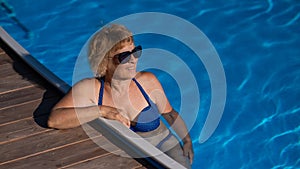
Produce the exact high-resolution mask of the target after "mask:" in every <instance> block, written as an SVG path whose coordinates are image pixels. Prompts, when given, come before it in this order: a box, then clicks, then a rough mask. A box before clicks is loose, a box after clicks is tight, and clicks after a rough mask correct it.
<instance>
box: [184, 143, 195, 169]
mask: <svg viewBox="0 0 300 169" xmlns="http://www.w3.org/2000/svg"><path fill="white" fill-rule="evenodd" d="M183 155H184V156H186V157H188V158H189V159H190V163H191V164H192V163H193V159H194V152H193V148H192V145H191V144H184V146H183Z"/></svg>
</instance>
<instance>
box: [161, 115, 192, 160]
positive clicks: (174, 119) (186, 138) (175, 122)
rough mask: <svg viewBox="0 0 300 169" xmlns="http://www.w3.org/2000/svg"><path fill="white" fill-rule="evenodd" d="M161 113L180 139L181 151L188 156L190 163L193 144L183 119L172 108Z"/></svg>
mask: <svg viewBox="0 0 300 169" xmlns="http://www.w3.org/2000/svg"><path fill="white" fill-rule="evenodd" d="M162 115H163V117H164V118H165V119H166V121H167V122H168V123H169V125H170V126H171V127H172V128H173V129H174V130H175V132H176V133H177V135H178V136H179V137H180V139H181V140H182V142H183V153H184V155H185V156H187V157H189V159H190V163H191V164H192V162H193V158H194V151H193V144H192V140H191V137H190V135H189V133H188V131H187V128H186V126H185V123H184V121H183V120H182V118H181V117H180V115H179V114H178V113H177V112H176V111H175V110H174V109H172V110H171V112H169V113H163V114H162Z"/></svg>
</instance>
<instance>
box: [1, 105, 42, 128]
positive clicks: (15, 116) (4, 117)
mask: <svg viewBox="0 0 300 169" xmlns="http://www.w3.org/2000/svg"><path fill="white" fill-rule="evenodd" d="M41 100H42V99H37V100H30V101H28V102H23V103H22V104H20V105H17V106H13V107H10V108H7V109H3V110H0V124H1V125H2V124H4V123H9V122H12V121H16V120H19V119H23V118H28V117H32V116H33V111H34V110H35V108H37V107H38V106H39V104H40V103H41Z"/></svg>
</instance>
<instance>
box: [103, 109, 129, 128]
mask: <svg viewBox="0 0 300 169" xmlns="http://www.w3.org/2000/svg"><path fill="white" fill-rule="evenodd" d="M100 111H101V116H102V117H104V118H107V119H110V120H118V121H120V122H121V123H122V124H124V125H125V126H127V127H128V128H129V127H130V120H129V119H128V118H126V117H125V116H123V115H122V114H121V113H120V111H118V110H117V109H116V108H114V107H109V106H101V108H100Z"/></svg>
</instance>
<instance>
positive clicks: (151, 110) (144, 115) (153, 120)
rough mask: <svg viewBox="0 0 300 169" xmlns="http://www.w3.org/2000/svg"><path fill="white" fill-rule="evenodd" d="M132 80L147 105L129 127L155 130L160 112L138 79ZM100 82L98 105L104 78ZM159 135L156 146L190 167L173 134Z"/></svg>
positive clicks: (140, 129) (101, 97)
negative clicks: (170, 146)
mask: <svg viewBox="0 0 300 169" xmlns="http://www.w3.org/2000/svg"><path fill="white" fill-rule="evenodd" d="M132 80H133V81H134V82H135V84H136V85H137V87H138V88H139V90H140V91H141V92H142V94H143V96H144V98H145V99H146V101H147V103H148V106H147V107H145V108H144V109H143V110H142V111H141V112H140V113H139V114H138V115H137V117H136V125H134V126H132V125H131V126H130V129H131V130H132V131H134V132H151V131H153V132H155V129H157V128H159V126H160V113H159V111H158V108H157V106H156V105H155V103H153V101H152V100H151V99H150V97H149V96H148V94H147V93H146V92H145V90H144V89H143V87H142V86H141V85H140V84H139V83H138V81H137V80H136V79H135V78H133V79H132ZM100 82H101V88H100V91H99V100H98V105H102V100H103V92H104V78H100ZM134 123H135V122H134ZM162 135H164V134H161V136H162ZM161 136H159V137H160V139H159V140H160V141H159V140H157V141H158V143H156V147H157V148H159V149H161V150H162V151H163V152H166V154H168V155H169V156H171V157H172V158H174V159H175V160H176V161H178V162H180V163H181V164H183V165H185V166H186V167H187V168H189V167H190V165H189V162H188V160H187V158H186V157H184V156H183V153H182V149H181V147H180V145H179V144H178V142H177V140H176V138H175V137H174V136H173V137H172V133H171V132H169V133H168V134H167V136H164V137H161ZM146 139H147V138H146ZM148 139H151V138H148ZM148 139H147V140H148ZM148 141H150V142H151V140H148ZM174 141H175V142H176V143H173V144H172V142H174ZM175 144H177V145H176V146H172V147H173V148H172V149H170V148H169V145H175ZM164 149H165V150H164Z"/></svg>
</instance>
